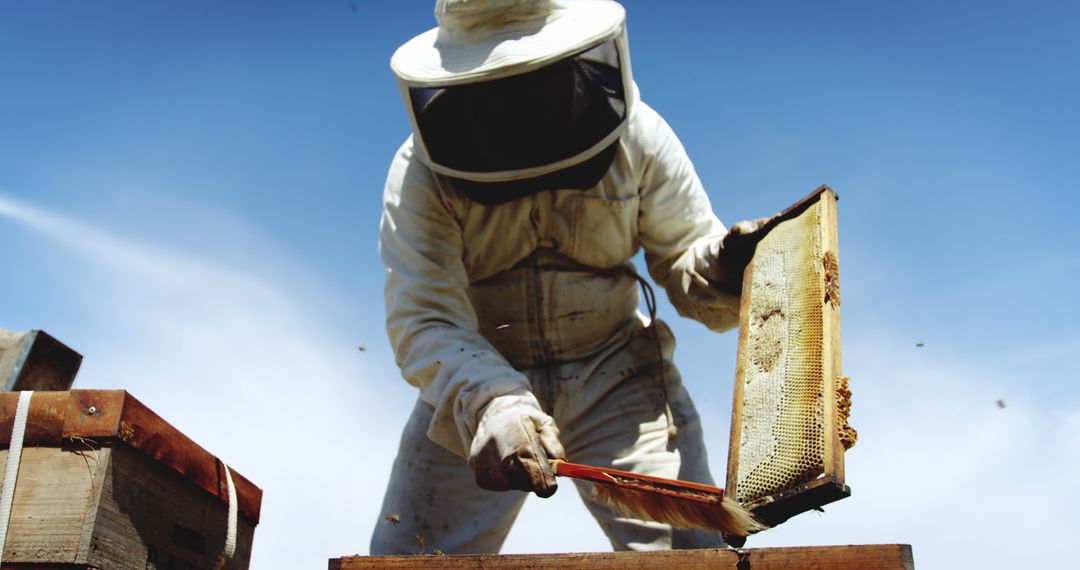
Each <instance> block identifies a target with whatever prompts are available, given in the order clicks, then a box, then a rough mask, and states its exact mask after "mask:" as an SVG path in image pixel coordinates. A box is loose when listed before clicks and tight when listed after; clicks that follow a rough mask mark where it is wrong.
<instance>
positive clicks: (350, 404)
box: [0, 195, 412, 568]
mask: <svg viewBox="0 0 1080 570" xmlns="http://www.w3.org/2000/svg"><path fill="white" fill-rule="evenodd" d="M5 218H6V219H7V220H8V221H9V222H15V223H17V224H19V225H20V226H21V227H23V228H25V229H26V230H29V231H30V232H33V233H34V234H36V235H37V236H42V237H45V238H47V241H49V242H50V243H52V244H53V245H52V246H51V247H49V248H48V249H47V254H48V255H52V256H54V257H58V258H64V259H65V263H64V264H63V265H64V269H63V272H64V275H63V279H43V281H47V282H51V283H53V284H54V285H53V286H52V288H51V289H52V290H51V291H50V292H48V293H47V294H43V297H42V298H41V299H36V300H31V302H38V303H44V302H47V299H48V298H50V297H54V296H64V297H74V298H76V299H78V301H77V303H79V304H81V305H84V309H85V310H86V311H87V312H89V313H90V314H91V315H93V317H94V318H93V319H91V320H90V321H89V322H88V323H86V324H85V325H84V326H83V327H81V328H80V329H79V330H77V331H76V332H75V336H76V337H77V340H78V342H76V341H75V340H67V339H65V340H67V341H68V342H69V343H71V344H73V345H75V346H76V348H78V349H79V350H80V351H81V352H83V353H84V354H85V356H86V360H85V363H84V367H83V370H82V373H81V374H80V377H79V379H78V381H77V387H82V388H103V389H126V390H128V391H130V392H131V393H132V394H133V395H135V396H136V397H137V398H139V399H140V400H142V401H143V402H144V403H146V404H147V405H148V406H150V407H151V409H153V410H155V411H156V412H157V413H158V414H160V415H161V416H162V417H164V418H165V419H166V420H168V421H170V422H171V423H173V424H174V425H176V426H177V427H178V428H179V429H180V430H181V431H183V432H184V433H186V434H187V435H188V436H190V437H191V438H192V439H194V440H195V441H196V442H197V443H199V444H200V445H202V446H204V447H206V448H207V449H208V450H210V451H211V452H212V453H215V454H217V455H218V456H220V457H221V458H222V459H223V460H225V461H226V462H228V463H230V464H231V465H232V466H233V467H234V468H235V469H237V470H238V471H239V472H241V473H243V474H244V475H246V476H247V477H249V478H250V479H252V480H253V481H254V482H255V483H256V484H257V485H260V486H261V487H262V488H263V489H264V492H265V495H264V504H263V517H262V522H261V524H260V526H259V528H258V530H257V532H256V541H255V559H254V564H253V567H256V568H275V567H278V568H286V567H319V566H323V565H325V563H326V559H327V558H330V557H331V556H338V555H341V554H345V553H355V552H362V551H365V550H366V548H367V540H368V537H369V536H370V529H371V527H372V525H373V524H374V522H375V520H376V518H377V515H378V510H379V503H380V502H381V496H382V489H383V487H384V485H385V478H386V476H387V475H388V473H387V472H386V471H387V470H388V466H389V464H390V461H391V460H392V458H393V455H394V453H395V452H396V444H397V436H396V432H397V431H398V430H399V429H400V425H401V424H403V423H404V420H405V413H407V410H408V409H409V408H410V406H409V403H408V400H409V399H410V398H411V396H412V394H411V391H410V390H409V389H408V388H406V387H405V384H404V382H402V381H401V380H400V379H399V378H398V373H397V371H396V370H395V369H393V364H392V361H390V362H387V361H386V359H385V354H382V355H381V356H382V357H384V358H382V359H381V361H379V360H377V359H379V356H380V355H379V352H380V351H379V350H378V349H377V348H376V347H373V349H372V350H370V351H369V352H366V353H363V354H362V353H360V352H358V351H357V344H358V339H357V338H356V337H355V336H354V335H356V334H357V333H356V331H357V330H360V329H371V330H370V331H369V332H370V334H371V336H375V335H381V334H382V332H381V330H382V324H381V320H372V321H371V322H366V323H361V324H358V326H357V327H356V328H353V329H350V330H344V331H343V330H337V329H335V328H334V325H332V324H329V323H336V322H338V321H339V319H330V318H325V316H323V315H320V314H319V309H320V308H321V307H324V306H325V305H326V300H325V299H324V298H321V297H320V296H319V295H323V294H325V291H326V290H332V289H333V287H332V286H325V287H323V288H321V289H320V290H319V291H318V293H319V295H316V294H315V293H314V292H312V291H305V290H290V289H287V288H282V286H281V285H280V284H279V283H277V282H273V281H270V280H268V279H267V278H266V277H265V275H267V274H281V273H287V272H288V271H302V270H304V269H305V268H299V267H291V268H290V267H274V268H265V267H258V266H250V267H235V266H229V265H226V264H223V263H219V262H217V261H216V260H215V259H208V258H205V257H199V256H193V255H189V254H186V253H185V252H183V251H177V250H175V249H173V248H170V247H168V246H163V245H160V244H149V243H145V242H138V241H135V240H132V239H129V238H126V237H124V236H123V235H121V234H120V233H118V232H114V231H109V230H105V229H102V228H99V227H95V226H94V225H91V224H88V223H84V222H81V221H78V220H75V219H71V218H68V217H64V216H61V215H58V214H55V213H52V212H48V211H44V210H42V209H40V208H36V207H34V206H32V205H30V204H26V203H23V202H20V201H17V200H15V199H12V198H9V197H5V196H4V195H0V221H2V220H3V219H5ZM191 223H192V224H193V226H194V227H197V226H198V220H191ZM228 247H229V244H222V248H228ZM222 256H223V257H225V255H224V252H223V254H222ZM232 257H234V258H235V257H237V256H232ZM37 269H38V270H41V271H50V269H48V268H46V267H44V266H43V267H40V268H37ZM324 285H325V284H324ZM56 288H59V289H56ZM335 303H336V304H338V305H339V306H349V305H350V303H349V301H348V300H346V299H341V300H336V301H335ZM357 314H358V316H360V317H361V318H363V317H365V315H364V314H363V313H362V311H359V310H358V311H357ZM369 338H370V337H369ZM373 360H376V362H372V361H373Z"/></svg>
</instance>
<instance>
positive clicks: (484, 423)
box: [469, 388, 566, 498]
mask: <svg viewBox="0 0 1080 570" xmlns="http://www.w3.org/2000/svg"><path fill="white" fill-rule="evenodd" d="M565 458H566V453H565V452H564V451H563V446H562V443H560V442H559V428H558V427H556V426H555V420H553V419H551V416H549V415H547V414H545V413H544V412H543V411H542V410H541V409H540V403H539V402H537V401H536V396H534V395H533V394H532V392H529V391H528V390H526V389H524V388H522V389H521V390H520V391H517V392H513V393H510V394H506V395H503V396H496V397H495V398H493V399H492V400H491V402H489V403H488V404H487V405H486V406H484V408H483V409H482V410H481V411H480V422H479V424H478V426H477V428H476V437H474V438H473V442H472V448H471V449H470V450H469V467H471V468H472V469H473V471H475V472H476V484H477V485H479V486H480V487H482V488H484V489H488V490H490V491H509V490H511V489H517V490H520V491H533V492H535V493H536V494H537V496H539V497H545V498H546V497H550V496H551V495H553V494H555V489H556V488H557V487H558V484H557V483H556V482H555V475H554V473H552V470H551V466H550V464H549V463H548V460H549V459H565Z"/></svg>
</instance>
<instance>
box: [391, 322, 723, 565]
mask: <svg viewBox="0 0 1080 570" xmlns="http://www.w3.org/2000/svg"><path fill="white" fill-rule="evenodd" d="M659 333H660V340H661V344H662V347H663V377H664V379H665V380H666V382H667V390H666V391H667V392H668V394H669V398H670V402H671V407H672V411H673V415H674V418H675V422H676V424H677V425H678V428H679V429H678V435H677V436H676V437H675V438H674V439H669V438H668V431H667V420H666V418H665V415H664V400H665V397H664V392H665V390H664V388H663V387H662V386H661V385H659V384H658V383H657V381H656V378H657V372H658V371H657V369H656V362H657V354H656V339H655V338H654V337H653V334H652V329H646V328H644V326H643V323H642V322H641V321H638V322H637V323H636V324H635V325H634V326H633V327H632V328H631V330H630V331H629V333H628V334H627V335H626V337H625V338H624V339H623V340H622V341H621V342H620V343H616V344H613V345H612V346H609V347H607V348H605V349H604V350H601V351H600V352H598V353H597V354H595V355H593V356H592V357H590V358H587V359H583V360H579V361H574V362H568V363H564V364H559V365H551V366H549V365H539V366H536V367H533V368H527V369H524V370H522V374H523V375H524V376H525V377H526V378H527V379H528V381H529V383H530V385H531V386H533V389H534V390H535V391H537V392H540V391H542V387H543V386H545V385H550V386H552V388H553V389H552V390H551V400H550V409H551V413H552V417H553V418H554V419H555V421H556V423H557V424H558V425H559V426H560V429H561V437H560V439H561V440H562V443H563V445H564V446H565V449H566V456H567V458H568V459H569V460H570V461H574V462H577V463H583V464H587V465H596V466H601V467H614V468H616V469H622V470H626V471H632V472H635V473H645V474H649V475H655V476H658V477H667V478H677V479H683V480H689V481H699V482H702V483H706V484H713V479H712V477H711V476H710V474H709V469H708V457H707V454H706V452H705V447H704V444H703V441H702V427H701V424H700V420H699V418H698V415H697V413H696V412H695V410H694V407H693V404H692V403H691V401H690V398H689V396H688V395H687V393H686V391H685V390H684V389H683V387H682V383H681V380H680V378H679V374H678V372H677V371H676V370H675V368H674V366H673V365H672V364H671V358H672V351H673V350H674V341H673V340H672V338H671V335H670V332H669V331H668V330H667V327H666V326H665V325H663V323H661V324H660V326H659ZM433 412H434V409H433V408H432V407H431V406H430V405H429V404H427V403H426V402H424V401H422V400H419V401H417V403H416V406H415V408H414V410H413V413H412V416H411V417H410V418H409V422H408V424H407V425H406V427H405V430H404V433H403V434H402V437H401V446H400V451H399V452H398V456H397V459H396V460H395V461H394V466H393V472H392V473H391V476H390V484H389V486H388V488H387V491H386V495H385V498H384V500H383V505H382V509H381V510H380V511H379V520H378V521H377V524H376V526H375V532H374V533H373V536H372V540H371V545H370V552H371V554H417V553H420V552H421V551H423V552H426V553H427V554H432V553H433V552H434V551H435V549H438V550H440V551H442V552H444V553H447V554H451V553H495V552H498V551H499V549H500V548H501V546H502V544H503V541H504V540H505V539H506V536H507V533H508V531H509V530H510V527H511V525H512V523H513V522H514V519H515V518H516V517H517V514H518V512H519V510H520V509H521V506H522V504H523V503H524V501H525V500H526V499H527V498H528V499H529V500H543V499H537V498H535V497H530V494H529V493H522V492H519V491H507V492H493V491H485V490H483V489H481V488H479V487H477V486H476V484H475V483H474V482H473V472H472V470H470V469H469V468H468V467H467V466H466V464H465V462H464V460H462V459H461V458H460V457H458V456H457V455H454V454H453V453H450V452H449V451H447V450H446V449H444V448H442V447H440V446H438V445H436V444H435V443H434V442H432V441H431V440H430V439H429V438H428V437H427V435H426V432H427V428H428V425H429V424H430V423H431V419H432V415H433ZM558 482H559V490H558V492H559V493H567V492H570V489H571V484H570V480H568V479H564V478H559V479H558ZM574 485H575V486H577V490H578V492H579V493H580V494H581V497H582V499H583V500H584V502H585V506H586V507H587V508H588V510H589V512H590V513H591V514H592V515H593V517H595V519H596V520H597V522H598V523H599V525H600V528H601V530H602V531H603V532H604V533H605V534H606V535H607V537H608V539H609V541H610V542H611V545H612V547H613V548H614V549H616V550H660V549H668V548H719V547H721V546H722V545H723V542H722V539H721V537H720V536H719V535H718V534H717V533H709V532H703V531H696V530H690V531H688V530H673V529H671V528H670V527H669V526H667V525H663V524H658V523H652V522H644V521H640V520H635V519H629V518H625V517H620V516H618V515H617V514H616V513H614V512H613V511H612V510H611V509H610V508H608V507H606V506H604V505H601V504H598V503H596V502H595V501H594V500H593V498H592V491H591V488H590V486H589V485H588V484H585V483H578V482H574ZM418 537H420V538H418ZM421 539H422V542H423V546H421ZM541 539H543V537H541ZM560 548H562V547H560V546H559V545H558V544H552V545H551V550H552V551H557V550H559V549H560Z"/></svg>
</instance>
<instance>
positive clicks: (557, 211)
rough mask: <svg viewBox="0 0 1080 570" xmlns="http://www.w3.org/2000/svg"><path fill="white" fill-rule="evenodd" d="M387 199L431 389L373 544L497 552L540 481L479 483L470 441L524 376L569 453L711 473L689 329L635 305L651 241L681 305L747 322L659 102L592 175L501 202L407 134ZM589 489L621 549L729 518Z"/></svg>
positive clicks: (396, 286)
mask: <svg viewBox="0 0 1080 570" xmlns="http://www.w3.org/2000/svg"><path fill="white" fill-rule="evenodd" d="M384 206H385V211H384V214H383V219H382V224H381V241H380V252H381V256H382V259H383V263H384V264H385V266H386V269H387V273H388V275H387V281H386V306H387V311H388V315H387V326H388V332H389V336H390V341H391V344H392V346H393V348H394V351H395V354H396V357H397V362H398V365H399V366H400V367H401V370H402V373H403V375H404V377H405V379H406V380H407V381H408V382H409V383H411V384H413V385H415V386H417V387H418V388H420V397H419V400H418V401H417V403H416V407H415V409H414V411H413V414H412V417H411V418H410V420H409V422H408V425H407V427H406V428H405V433H404V434H403V436H402V439H401V447H400V450H399V453H398V457H397V459H396V461H395V463H394V467H393V474H392V476H391V481H390V485H389V488H388V490H387V493H386V496H385V499H384V503H383V508H382V511H381V513H380V520H379V523H378V525H377V527H376V530H375V533H374V536H373V538H372V543H371V553H372V554H388V553H410V554H414V553H416V552H418V551H419V544H418V541H417V538H416V537H417V535H420V536H422V537H423V539H424V542H425V544H426V546H427V548H428V549H432V548H438V549H440V550H442V551H443V552H447V553H465V552H497V551H498V549H499V547H500V546H501V545H502V542H503V540H504V539H505V537H506V534H507V532H508V530H509V527H510V524H511V523H512V522H513V520H514V517H515V516H516V514H517V512H518V510H519V509H520V507H521V505H522V502H523V501H524V499H525V497H526V496H527V495H526V494H525V493H522V492H516V491H508V492H492V491H485V490H483V489H480V488H479V487H477V485H476V482H475V481H474V473H473V471H472V470H470V468H469V467H468V465H467V464H466V461H465V456H467V455H468V453H469V449H470V445H471V442H472V440H473V437H474V436H475V435H476V431H477V424H478V420H479V414H480V412H481V411H482V409H483V407H484V406H485V405H486V404H487V403H488V402H489V401H491V399H492V398H494V397H496V396H500V395H504V394H512V393H520V392H521V391H522V390H523V389H527V390H531V391H532V393H534V394H535V395H536V396H537V399H538V400H539V402H540V404H541V406H542V408H543V410H544V412H546V413H547V414H550V415H551V416H552V417H553V418H554V420H555V422H556V424H557V425H558V427H559V429H560V430H561V438H560V439H561V441H562V443H563V445H564V446H565V450H566V456H567V459H568V460H569V461H573V462H577V463H584V464H588V465H595V466H601V467H608V466H610V467H614V468H617V469H623V470H627V471H634V472H639V473H644V474H650V475H655V476H661V477H668V478H678V479H683V480H691V481H698V482H702V483H706V484H712V483H713V481H712V478H711V475H710V474H709V469H708V461H707V458H706V454H705V449H704V445H703V441H702V434H701V428H700V425H699V421H698V416H697V413H696V412H695V410H694V407H693V404H692V403H691V401H690V398H689V397H688V395H687V394H686V392H685V390H684V389H683V387H682V384H681V381H680V378H679V375H678V372H677V371H676V370H675V368H674V365H673V364H672V352H673V350H674V340H673V339H672V337H671V334H670V331H669V330H668V328H667V327H666V325H664V324H663V323H662V322H657V323H656V325H655V326H652V327H649V326H647V325H648V323H647V319H646V318H645V317H644V316H643V315H642V314H641V312H640V311H639V310H638V306H639V299H640V297H639V293H638V287H639V284H638V280H637V278H636V277H635V276H634V274H633V272H632V271H633V264H632V262H631V258H632V257H633V256H634V255H635V253H636V252H638V251H639V249H641V248H644V250H645V258H646V262H647V264H648V270H649V274H650V275H651V276H652V278H653V280H655V282H656V283H658V284H660V285H661V286H662V287H663V288H664V290H665V291H666V292H667V295H668V298H669V299H670V300H671V302H672V304H673V305H674V306H675V307H676V309H677V310H678V311H679V313H680V314H681V315H683V316H687V317H690V318H693V319H696V320H698V321H700V322H702V323H704V324H705V325H706V326H708V327H709V328H710V329H712V330H716V331H721V330H726V329H729V328H731V327H733V326H735V325H736V324H737V322H738V298H737V297H736V296H734V295H730V294H726V293H723V292H720V291H719V290H718V289H716V288H714V287H713V286H712V285H711V283H712V282H713V280H714V279H712V278H711V276H713V275H715V273H714V272H715V271H716V269H717V268H716V267H715V265H714V264H715V261H714V260H715V259H716V254H717V249H718V248H719V242H720V239H721V238H722V236H723V235H724V234H725V233H726V229H725V228H724V226H723V225H722V224H721V223H720V221H719V220H718V219H717V218H716V216H715V215H714V214H713V211H712V208H711V206H710V204H709V199H708V197H707V196H706V194H705V192H704V190H703V188H702V186H701V183H700V181H699V180H698V177H697V175H696V174H695V172H694V169H693V166H692V165H691V163H690V160H689V158H688V157H687V156H686V153H685V151H684V150H683V147H682V145H681V144H680V142H679V141H678V139H677V138H676V137H675V135H674V133H673V132H672V131H671V129H670V127H669V126H668V125H667V123H666V122H664V120H663V119H662V118H661V117H660V116H659V115H658V114H657V113H656V112H655V111H653V110H652V109H651V108H649V107H648V106H647V105H645V104H644V103H642V102H640V101H638V102H637V103H636V105H635V108H634V111H633V113H632V114H631V116H630V119H629V125H628V127H627V130H626V131H625V132H624V133H623V135H622V136H621V137H620V139H619V143H618V148H617V151H616V154H615V158H614V161H613V163H612V165H611V167H610V169H609V170H608V171H607V174H606V175H605V176H604V177H603V178H602V179H601V180H600V182H599V183H598V184H597V185H596V186H594V187H593V188H591V189H588V190H551V191H545V192H540V193H537V194H534V195H531V196H526V197H524V198H520V199H517V200H514V201H511V202H507V203H504V204H499V205H493V206H486V205H482V204H479V203H476V202H473V201H470V200H469V199H468V198H466V197H465V196H464V195H462V194H461V193H460V192H458V191H456V190H455V189H454V188H453V187H452V185H451V184H450V183H449V181H448V180H447V179H446V178H444V177H443V176H442V175H438V174H436V173H434V172H433V171H432V170H431V169H429V168H428V167H426V166H424V164H423V163H422V162H421V161H420V160H418V159H417V158H416V156H415V155H414V153H413V141H412V138H410V139H409V140H407V141H406V142H405V144H404V145H403V146H402V147H401V148H400V149H399V150H398V152H397V155H396V156H395V157H394V160H393V163H392V165H391V167H390V172H389V176H388V179H387V183H386V189H385V195H384ZM628 268H629V270H628ZM666 406H670V416H668V415H666V414H665V407H666ZM671 421H673V422H674V426H675V427H676V428H677V434H676V435H672V433H673V432H674V430H672V429H669V428H671V426H670V425H669V422H671ZM578 489H579V492H580V493H581V494H582V497H583V498H584V499H585V501H586V505H587V506H588V508H589V510H590V511H591V512H592V513H593V515H594V516H595V517H596V518H597V520H598V522H599V523H600V525H601V527H602V529H603V530H604V532H605V533H606V534H607V536H608V537H609V539H610V540H611V542H612V545H613V546H614V547H615V548H616V549H662V548H693V547H717V546H719V545H721V544H722V542H721V539H720V537H719V535H717V534H714V533H706V532H701V531H672V529H671V528H670V527H668V526H666V525H662V524H657V523H647V522H642V521H638V520H633V519H626V518H621V517H618V516H617V515H615V514H614V513H613V512H612V511H611V510H609V509H608V508H606V507H604V506H601V505H598V504H594V503H593V502H592V501H591V499H590V495H589V492H588V486H579V487H578ZM391 515H395V516H391Z"/></svg>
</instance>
